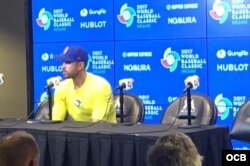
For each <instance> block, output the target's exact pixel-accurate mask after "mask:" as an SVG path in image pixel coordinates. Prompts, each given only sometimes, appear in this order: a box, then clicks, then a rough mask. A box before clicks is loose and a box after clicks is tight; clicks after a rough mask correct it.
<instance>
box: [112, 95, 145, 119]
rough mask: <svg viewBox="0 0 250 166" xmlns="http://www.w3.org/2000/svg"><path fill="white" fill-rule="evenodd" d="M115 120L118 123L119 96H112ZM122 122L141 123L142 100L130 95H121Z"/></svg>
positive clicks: (142, 114)
mask: <svg viewBox="0 0 250 166" xmlns="http://www.w3.org/2000/svg"><path fill="white" fill-rule="evenodd" d="M114 101H115V109H116V119H117V122H118V123H119V122H120V95H119V94H116V95H114ZM123 101H124V103H123V115H124V116H123V121H124V123H143V118H144V104H143V102H142V100H141V99H140V98H139V97H138V96H136V95H135V94H131V93H124V94H123Z"/></svg>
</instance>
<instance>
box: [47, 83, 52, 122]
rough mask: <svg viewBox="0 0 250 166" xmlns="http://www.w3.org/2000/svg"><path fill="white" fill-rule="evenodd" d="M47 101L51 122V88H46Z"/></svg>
mask: <svg viewBox="0 0 250 166" xmlns="http://www.w3.org/2000/svg"><path fill="white" fill-rule="evenodd" d="M48 100H49V120H52V96H51V87H48Z"/></svg>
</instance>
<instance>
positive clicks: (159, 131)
mask: <svg viewBox="0 0 250 166" xmlns="http://www.w3.org/2000/svg"><path fill="white" fill-rule="evenodd" d="M182 96H183V95H182V94H181V95H180V96H179V97H178V98H179V99H180V100H179V102H178V111H177V113H176V116H175V117H174V120H173V122H172V123H165V124H166V125H169V127H168V128H166V129H161V130H151V131H141V132H126V133H120V132H110V131H98V132H97V133H106V134H130V135H135V136H138V135H139V134H147V133H161V132H166V131H168V130H170V129H171V128H172V127H173V126H174V124H175V122H176V120H177V116H178V115H179V112H180V108H181V102H182ZM178 98H177V99H178ZM173 102H174V101H173ZM113 126H115V125H113Z"/></svg>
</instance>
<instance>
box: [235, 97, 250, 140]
mask: <svg viewBox="0 0 250 166" xmlns="http://www.w3.org/2000/svg"><path fill="white" fill-rule="evenodd" d="M230 137H231V138H232V139H236V140H240V141H245V142H250V99H249V100H247V101H246V102H245V103H244V104H243V105H242V106H241V107H240V108H239V111H238V113H237V115H236V117H235V119H234V121H233V125H232V129H231V131H230Z"/></svg>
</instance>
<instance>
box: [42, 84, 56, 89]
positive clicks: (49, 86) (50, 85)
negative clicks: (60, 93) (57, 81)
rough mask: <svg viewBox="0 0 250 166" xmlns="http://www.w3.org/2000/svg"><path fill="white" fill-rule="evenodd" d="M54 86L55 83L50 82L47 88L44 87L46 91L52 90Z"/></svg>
mask: <svg viewBox="0 0 250 166" xmlns="http://www.w3.org/2000/svg"><path fill="white" fill-rule="evenodd" d="M53 86H54V83H53V82H50V83H49V84H48V85H46V86H45V87H44V90H46V89H50V88H52V87H53Z"/></svg>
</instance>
